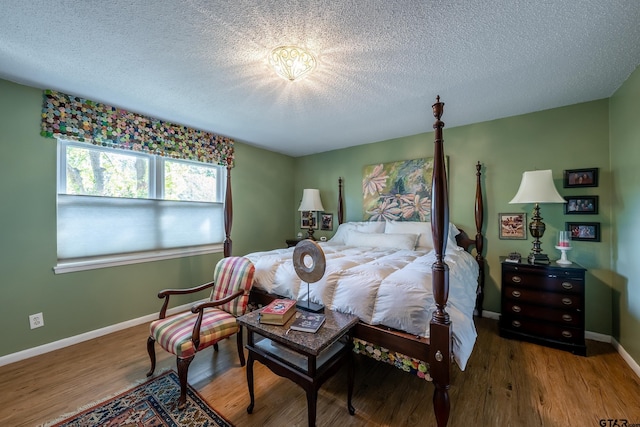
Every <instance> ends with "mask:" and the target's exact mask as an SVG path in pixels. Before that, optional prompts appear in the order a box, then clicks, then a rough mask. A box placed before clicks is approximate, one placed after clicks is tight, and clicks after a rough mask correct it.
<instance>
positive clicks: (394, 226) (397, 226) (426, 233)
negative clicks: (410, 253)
mask: <svg viewBox="0 0 640 427" xmlns="http://www.w3.org/2000/svg"><path fill="white" fill-rule="evenodd" d="M384 232H385V233H412V234H419V235H420V237H419V239H418V242H417V248H418V249H426V250H431V249H433V234H432V233H431V222H417V221H387V223H386V225H385V229H384ZM458 234H460V230H458V228H457V227H456V226H455V225H453V223H451V222H450V223H449V235H448V239H447V250H448V249H451V250H454V249H457V248H458V244H457V243H456V236H457V235H458Z"/></svg>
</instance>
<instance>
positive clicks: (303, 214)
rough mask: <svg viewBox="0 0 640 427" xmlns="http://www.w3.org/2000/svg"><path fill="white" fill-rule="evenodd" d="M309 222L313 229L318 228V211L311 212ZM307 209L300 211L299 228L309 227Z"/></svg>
mask: <svg viewBox="0 0 640 427" xmlns="http://www.w3.org/2000/svg"><path fill="white" fill-rule="evenodd" d="M311 222H312V224H311V225H313V228H314V229H316V230H317V229H318V212H311ZM309 225H310V224H309V211H300V228H309Z"/></svg>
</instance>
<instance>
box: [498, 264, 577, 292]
mask: <svg viewBox="0 0 640 427" xmlns="http://www.w3.org/2000/svg"><path fill="white" fill-rule="evenodd" d="M502 281H503V283H505V284H512V285H517V286H518V287H526V288H531V289H539V290H544V291H548V292H563V293H573V294H582V293H583V292H584V275H583V274H559V273H558V272H551V273H542V272H536V274H531V273H530V272H529V271H528V269H527V268H523V267H515V268H505V270H504V271H503V274H502Z"/></svg>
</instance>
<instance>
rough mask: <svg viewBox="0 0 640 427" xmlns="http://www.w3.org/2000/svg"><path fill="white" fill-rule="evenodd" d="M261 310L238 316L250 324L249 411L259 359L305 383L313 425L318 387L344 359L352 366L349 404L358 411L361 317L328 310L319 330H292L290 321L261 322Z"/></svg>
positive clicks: (291, 378)
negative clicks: (355, 336) (356, 347)
mask: <svg viewBox="0 0 640 427" xmlns="http://www.w3.org/2000/svg"><path fill="white" fill-rule="evenodd" d="M259 315H260V310H255V311H253V312H251V313H248V314H245V315H244V316H241V317H239V318H238V323H239V324H240V325H242V326H244V327H246V328H247V335H248V337H247V345H246V348H247V350H249V356H248V358H247V385H248V387H249V397H250V399H251V403H250V404H249V406H248V407H247V412H248V413H252V412H253V407H254V404H255V396H254V393H253V381H254V379H253V361H254V360H257V361H259V362H261V363H262V364H263V365H265V366H266V367H268V368H269V369H270V370H271V371H272V372H273V373H274V374H276V375H279V376H281V377H284V378H289V379H290V380H291V381H293V382H295V383H296V384H298V385H299V386H300V387H302V388H303V389H304V390H305V392H306V394H307V414H308V423H309V426H315V423H316V405H317V400H318V389H319V388H320V386H321V385H322V384H323V383H324V382H325V381H326V380H327V379H328V378H330V377H331V376H332V375H333V374H334V373H336V372H337V371H338V370H339V369H340V367H341V366H342V364H343V363H344V362H347V367H348V386H347V408H348V410H349V414H351V415H353V414H355V408H354V407H353V405H352V404H351V397H352V395H353V377H354V366H353V341H352V339H351V336H350V335H351V330H352V328H353V327H354V326H355V325H356V324H357V323H358V317H357V316H354V315H350V314H343V313H338V312H335V311H331V310H325V313H324V315H325V316H326V321H325V323H324V324H323V325H322V327H321V328H320V329H319V330H318V332H316V333H315V334H312V333H308V332H298V331H289V328H288V325H289V324H290V323H291V322H293V320H294V319H295V316H294V319H291V320H290V321H289V322H288V324H287V325H284V326H275V325H266V324H262V323H260V320H259Z"/></svg>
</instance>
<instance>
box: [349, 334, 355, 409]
mask: <svg viewBox="0 0 640 427" xmlns="http://www.w3.org/2000/svg"><path fill="white" fill-rule="evenodd" d="M351 342H353V341H351ZM354 365H355V363H353V349H349V350H348V354H347V409H349V415H354V414H355V413H356V408H354V407H353V405H352V404H351V398H352V397H353V380H354V377H355V367H354Z"/></svg>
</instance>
